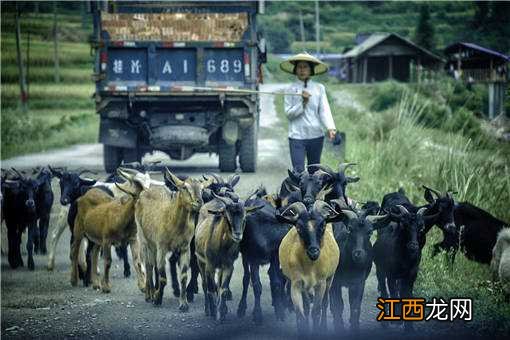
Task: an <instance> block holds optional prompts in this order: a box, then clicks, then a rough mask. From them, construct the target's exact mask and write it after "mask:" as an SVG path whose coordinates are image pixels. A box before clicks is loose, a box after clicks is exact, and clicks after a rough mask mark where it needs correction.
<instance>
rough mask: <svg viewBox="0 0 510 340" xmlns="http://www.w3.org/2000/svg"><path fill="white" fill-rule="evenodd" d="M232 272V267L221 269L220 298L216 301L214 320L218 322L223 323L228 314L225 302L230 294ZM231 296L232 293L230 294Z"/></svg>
mask: <svg viewBox="0 0 510 340" xmlns="http://www.w3.org/2000/svg"><path fill="white" fill-rule="evenodd" d="M233 272H234V266H233V265H232V266H229V267H226V268H223V269H222V270H221V275H220V278H221V280H220V298H219V301H218V306H219V308H218V314H217V315H216V319H217V320H218V321H221V322H223V321H225V319H226V317H227V313H228V307H227V300H228V294H229V292H230V289H229V286H230V279H231V278H232V273H233ZM230 294H232V293H230Z"/></svg>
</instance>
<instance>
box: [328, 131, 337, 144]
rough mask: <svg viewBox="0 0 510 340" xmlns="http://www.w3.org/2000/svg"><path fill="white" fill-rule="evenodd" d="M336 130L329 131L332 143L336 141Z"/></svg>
mask: <svg viewBox="0 0 510 340" xmlns="http://www.w3.org/2000/svg"><path fill="white" fill-rule="evenodd" d="M335 135H336V130H335V129H329V130H328V138H329V140H330V141H332V140H334V139H335Z"/></svg>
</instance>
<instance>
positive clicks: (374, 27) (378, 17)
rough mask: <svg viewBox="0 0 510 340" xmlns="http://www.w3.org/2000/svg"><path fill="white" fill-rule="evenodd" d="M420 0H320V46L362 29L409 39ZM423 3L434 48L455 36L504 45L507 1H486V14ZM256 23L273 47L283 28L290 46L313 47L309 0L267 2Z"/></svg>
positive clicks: (465, 5) (333, 48)
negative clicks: (428, 12)
mask: <svg viewBox="0 0 510 340" xmlns="http://www.w3.org/2000/svg"><path fill="white" fill-rule="evenodd" d="M424 3H425V2H423V1H420V2H416V1H405V2H404V1H402V2H400V1H395V2H393V1H386V2H379V1H368V2H351V1H349V2H344V1H340V2H329V1H320V5H319V6H320V25H321V34H322V36H321V38H322V39H321V41H322V42H323V44H322V48H323V49H324V51H326V52H335V53H341V52H342V51H343V50H344V49H345V48H348V47H352V46H353V45H354V38H355V36H356V34H357V33H362V32H394V33H398V34H400V35H402V36H404V37H406V38H409V39H411V40H413V39H414V35H415V28H416V25H417V22H418V17H419V13H420V8H421V6H423V4H424ZM493 3H494V4H493ZM426 4H428V6H429V10H430V16H431V23H432V26H433V27H434V31H435V34H434V37H435V39H434V40H435V50H436V51H441V50H442V49H443V48H444V47H445V46H447V45H448V44H450V43H452V42H455V41H458V40H468V41H471V42H476V43H479V44H481V45H484V46H488V47H492V48H494V49H497V50H499V51H502V52H509V51H510V42H509V39H503V37H505V36H506V37H508V36H510V31H509V30H510V28H509V27H510V22H509V20H510V19H508V18H510V3H503V2H491V5H490V6H492V7H490V8H488V13H487V14H486V16H483V15H484V14H483V13H481V10H480V9H479V8H478V7H477V6H478V5H477V4H475V2H468V1H431V2H426ZM487 6H489V5H487ZM300 11H301V13H302V14H303V24H304V28H305V29H304V33H305V40H306V41H307V42H309V43H307V44H303V43H301V34H300V23H299V12H300ZM480 13H481V14H480ZM505 13H506V14H505ZM480 16H483V18H480ZM260 23H261V24H262V25H261V26H262V27H263V29H264V30H265V31H266V36H267V38H268V40H269V43H270V44H271V45H272V47H273V48H278V47H281V46H282V45H281V40H282V37H283V36H284V35H285V32H286V31H288V32H290V35H289V39H290V46H289V49H290V50H293V51H301V50H303V49H309V50H315V4H314V2H313V1H310V2H297V1H295V2H294V1H293V2H291V1H281V2H280V1H278V2H276V1H272V2H269V3H268V5H267V10H266V14H265V15H264V16H262V17H261V18H260ZM504 23H507V24H508V25H505V24H504ZM282 52H283V51H282Z"/></svg>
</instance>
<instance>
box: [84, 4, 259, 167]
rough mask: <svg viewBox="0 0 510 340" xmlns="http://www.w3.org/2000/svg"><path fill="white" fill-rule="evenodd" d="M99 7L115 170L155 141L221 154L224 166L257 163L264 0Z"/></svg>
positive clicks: (173, 149) (102, 112) (98, 75)
mask: <svg viewBox="0 0 510 340" xmlns="http://www.w3.org/2000/svg"><path fill="white" fill-rule="evenodd" d="M91 9H92V13H93V18H94V33H93V37H94V38H93V39H92V47H93V48H94V49H95V65H94V80H95V82H96V93H95V102H96V111H97V113H98V114H99V116H100V131H99V141H100V142H101V143H102V144H103V145H104V166H105V170H106V171H107V172H112V171H114V170H115V169H116V168H117V167H118V166H119V165H120V164H121V163H122V162H133V161H140V160H141V158H142V157H143V155H144V154H145V153H147V152H152V151H154V150H159V151H163V152H165V153H167V154H168V155H169V156H170V158H172V159H175V160H185V159H188V158H189V157H191V156H192V155H193V154H194V153H197V152H203V153H209V154H212V153H217V154H218V156H219V168H220V170H221V171H227V172H233V171H235V170H236V169H237V165H238V162H237V161H238V160H239V165H240V167H241V169H242V170H243V171H245V172H254V171H255V170H256V165H257V134H258V121H259V97H258V94H257V93H256V90H258V86H259V84H260V83H261V78H262V74H261V64H262V63H263V62H265V48H264V46H263V45H264V42H263V39H259V35H258V34H257V30H256V15H257V13H258V12H259V11H260V4H258V3H257V2H239V3H234V2H196V3H194V2H128V1H124V2H122V1H119V2H117V1H116V2H108V3H106V4H105V2H93V5H92V8H91ZM239 89H243V90H252V91H245V92H248V93H245V92H241V91H237V90H239ZM253 90H255V91H253Z"/></svg>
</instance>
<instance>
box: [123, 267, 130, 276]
mask: <svg viewBox="0 0 510 340" xmlns="http://www.w3.org/2000/svg"><path fill="white" fill-rule="evenodd" d="M130 276H131V270H129V269H127V270H124V277H125V278H127V277H130Z"/></svg>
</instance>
